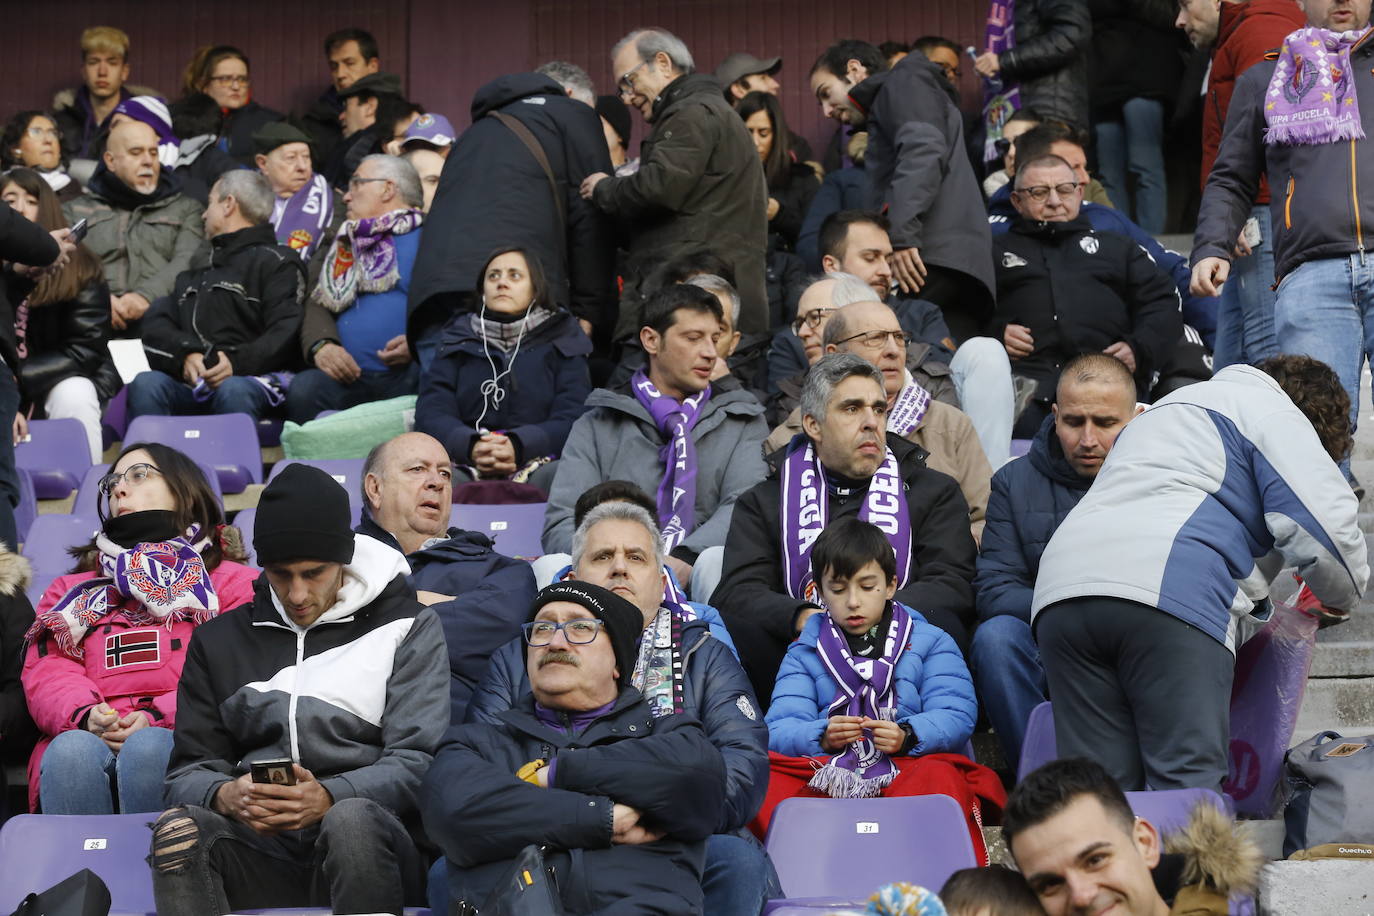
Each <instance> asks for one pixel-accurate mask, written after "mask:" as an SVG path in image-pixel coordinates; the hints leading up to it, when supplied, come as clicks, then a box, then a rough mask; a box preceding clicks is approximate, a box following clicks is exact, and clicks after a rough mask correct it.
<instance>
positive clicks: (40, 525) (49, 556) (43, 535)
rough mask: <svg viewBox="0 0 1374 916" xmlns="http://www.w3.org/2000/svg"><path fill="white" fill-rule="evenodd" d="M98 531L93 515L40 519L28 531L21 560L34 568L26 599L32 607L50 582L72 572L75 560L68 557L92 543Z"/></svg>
mask: <svg viewBox="0 0 1374 916" xmlns="http://www.w3.org/2000/svg"><path fill="white" fill-rule="evenodd" d="M98 530H100V522H99V520H97V519H96V517H95V516H94V515H40V516H38V518H36V519H34V521H33V525H32V526H31V527H30V528H29V536H28V540H26V541H25V542H24V556H25V557H26V558H27V559H28V561H29V565H31V566H32V567H33V584H32V586H31V587H30V589H29V593H28V594H29V597H30V599H31V600H32V601H33V603H34V605H35V606H37V604H38V597H39V596H40V595H42V594H43V592H44V591H46V590H47V588H48V585H49V584H51V583H52V580H53V579H56V578H57V577H58V576H61V575H64V574H66V573H68V572H70V571H71V568H72V566H73V565H74V564H75V562H76V561H75V560H73V559H72V556H71V554H69V553H67V548H68V547H77V546H79V545H81V544H85V543H86V542H88V541H89V540H90V539H91V536H92V535H93V534H95V532H96V531H98Z"/></svg>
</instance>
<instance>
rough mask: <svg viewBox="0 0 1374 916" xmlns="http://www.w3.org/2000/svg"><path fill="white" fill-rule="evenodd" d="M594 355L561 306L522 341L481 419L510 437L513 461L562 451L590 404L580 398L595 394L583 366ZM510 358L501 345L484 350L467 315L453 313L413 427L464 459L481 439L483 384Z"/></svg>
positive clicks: (462, 461) (428, 374)
mask: <svg viewBox="0 0 1374 916" xmlns="http://www.w3.org/2000/svg"><path fill="white" fill-rule="evenodd" d="M591 352H592V342H591V339H590V338H589V337H587V335H586V334H584V333H582V328H581V327H579V326H578V324H577V320H576V319H574V318H573V316H572V315H570V314H568V313H567V312H565V311H561V310H560V311H559V312H558V314H557V315H556V316H554V317H553V318H551V319H549V320H548V321H546V322H545V323H544V324H542V325H540V326H539V327H537V328H535V329H534V330H533V331H530V332H528V333H527V334H526V336H525V339H524V340H523V341H521V343H520V352H519V353H517V354H514V369H513V370H512V371H511V372H510V373H509V374H508V375H505V376H503V377H502V379H501V382H500V386H499V387H500V388H501V389H502V390H503V391H504V392H505V397H503V398H502V399H501V403H500V404H498V405H493V406H492V407H491V408H489V409H488V410H487V413H486V416H484V417H482V426H484V427H485V428H487V429H490V430H500V431H504V432H505V433H506V434H507V435H509V436H510V437H511V438H512V439H513V440H514V441H515V443H516V446H515V448H516V462H517V463H523V462H525V461H527V460H529V459H532V458H538V457H539V456H541V455H557V454H558V453H560V452H562V451H563V443H565V442H566V441H567V440H568V432H569V431H570V430H571V429H572V425H573V421H574V420H576V419H577V418H578V417H580V416H582V414H583V413H584V412H585V411H586V409H587V408H586V406H585V404H584V403H583V402H584V401H586V400H587V395H589V394H591V391H592V380H591V375H590V374H589V373H588V371H587V355H588V354H590V353H591ZM488 359H490V362H489V361H488ZM511 363H512V354H511V353H506V352H503V351H502V350H501V349H500V348H499V347H496V346H490V347H488V348H487V351H484V350H483V346H482V337H481V335H479V334H478V333H477V332H476V331H474V330H473V327H472V313H470V312H460V313H458V314H457V315H454V316H453V318H451V319H450V320H449V322H448V324H447V325H445V327H444V330H443V334H442V336H441V337H440V338H439V348H438V350H437V351H436V353H435V355H434V361H433V362H432V363H431V365H430V367H429V371H428V372H426V373H425V376H424V378H423V379H422V381H421V383H420V399H419V401H418V402H417V403H416V405H415V428H416V429H417V430H419V431H420V432H422V433H429V434H430V435H431V436H433V437H434V438H436V439H438V440H439V441H440V442H442V443H443V444H444V448H445V449H446V450H447V451H448V454H449V457H450V458H452V459H453V460H454V461H456V462H458V463H460V464H466V463H468V461H469V459H470V456H471V454H472V444H473V442H475V441H476V440H477V439H478V437H480V436H481V433H480V432H479V431H478V430H477V429H476V423H477V418H478V417H479V416H481V415H482V403H483V399H482V386H483V384H485V383H488V382H490V381H491V379H492V376H493V375H494V374H500V373H504V372H506V370H507V369H510V368H511ZM492 364H495V366H496V368H495V370H494V371H493V369H492Z"/></svg>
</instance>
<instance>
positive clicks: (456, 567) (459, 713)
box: [355, 511, 538, 725]
mask: <svg viewBox="0 0 1374 916" xmlns="http://www.w3.org/2000/svg"><path fill="white" fill-rule="evenodd" d="M355 530H356V531H357V532H358V533H359V534H366V535H368V536H369V537H374V538H376V539H377V540H379V541H381V542H382V543H383V544H386V545H387V546H388V547H393V548H395V549H396V550H400V549H401V545H400V544H399V543H398V542H397V541H396V539H395V538H394V537H392V536H391V534H390V533H388V532H387V531H386V530H385V529H384V528H382V526H381V525H378V524H377V523H376V522H375V521H374V520H373V519H372V516H371V515H369V514H368V513H367V512H366V511H364V513H363V521H362V524H361V525H359V526H358V527H357V528H356V529H355ZM447 533H448V539H447V540H445V541H440V542H439V543H438V544H435V545H433V546H432V547H425V548H422V549H420V550H417V551H415V552H414V553H412V554H408V555H407V556H406V562H408V563H409V564H410V575H409V576H407V577H406V578H407V581H409V582H410V584H411V586H412V587H413V588H414V589H415V590H416V591H421V590H424V591H431V592H438V593H439V594H441V595H453V596H454V598H453V600H452V601H441V602H439V603H438V604H431V605H430V606H429V609H430V610H431V611H433V612H434V614H435V616H437V617H438V618H439V624H440V625H441V626H442V627H443V628H444V642H445V643H446V644H447V646H448V666H449V675H450V680H449V722H450V723H451V724H454V725H457V724H458V723H460V722H462V721H463V720H464V719H465V718H466V715H467V708H468V700H469V699H470V698H471V697H472V692H473V690H474V689H476V687H477V684H478V682H479V681H481V679H482V675H483V674H485V673H486V670H487V666H488V664H489V663H490V662H491V657H492V653H494V652H495V651H496V650H497V649H499V648H501V647H502V646H504V645H505V644H506V643H508V642H510V641H511V640H512V639H517V638H518V637H519V636H520V625H521V624H523V623H524V622H525V620H526V618H527V617H528V616H529V607H530V604H531V603H532V602H533V601H534V595H535V592H536V591H538V589H536V588H535V583H534V572H533V570H531V569H530V564H528V563H526V562H525V561H524V560H517V559H515V558H514V557H507V556H504V555H502V554H499V553H497V552H496V550H495V548H494V547H493V546H492V542H491V539H490V538H488V537H487V536H486V535H483V534H480V533H478V532H476V531H464V530H463V529H461V528H450V529H448V532H447Z"/></svg>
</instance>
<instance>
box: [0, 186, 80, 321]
mask: <svg viewBox="0 0 1374 916" xmlns="http://www.w3.org/2000/svg"><path fill="white" fill-rule="evenodd" d="M11 184H13V185H18V186H19V187H20V188H21V189H23V191H24V193H26V194H30V195H32V196H33V197H35V198H37V199H38V219H37V220H35V222H36V223H37V224H38V225H40V226H42V227H43V228H44V229H46V230H47V231H48V232H52V231H53V230H55V229H66V228H67V218H66V216H64V215H63V213H62V204H61V203H60V202H59V201H58V199H57V194H56V193H55V192H54V191H53V189H52V187H51V186H50V185H49V184H48V183H47V182H46V181H44V180H43V176H42V175H40V174H38V173H37V172H36V171H34V170H33V169H26V168H14V169H10V170H9V171H8V172H5V173H4V174H3V175H0V193H2V192H3V191H4V190H5V187H6V185H11ZM0 206H6V205H5V204H3V203H0ZM104 282H105V268H104V267H103V266H101V263H100V259H99V258H97V257H96V256H95V253H94V252H93V251H91V249H89V248H87V247H86V246H85V245H78V246H77V247H76V254H75V255H73V256H72V259H71V260H70V261H69V262H67V266H65V267H63V268H62V269H61V270H59V271H56V272H55V273H46V274H44V275H43V276H42V277H41V278H40V279H39V281H38V282H37V283H36V284H35V285H34V287H33V290H32V291H30V293H29V295H28V299H27V301H28V304H29V306H30V307H37V306H40V305H48V304H49V303H55V302H70V301H71V300H72V299H75V298H76V297H77V296H78V295H79V294H80V293H81V291H82V290H83V289H85V288H86V287H88V286H90V285H91V284H93V283H104Z"/></svg>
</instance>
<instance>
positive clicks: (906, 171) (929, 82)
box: [849, 54, 994, 323]
mask: <svg viewBox="0 0 1374 916" xmlns="http://www.w3.org/2000/svg"><path fill="white" fill-rule="evenodd" d="M849 97H850V99H851V101H853V103H854V104H855V105H857V106H858V107H859V108H860V109H862V110H863V111H865V112H867V113H868V152H867V153H865V155H864V174H865V176H866V177H867V178H868V181H869V187H868V206H869V208H870V209H874V210H883V211H886V213H887V217H888V219H889V220H890V221H891V223H892V229H891V230H890V232H889V235H890V236H891V237H892V247H893V248H916V249H918V250H919V251H920V254H921V260H922V261H924V262H925V263H926V264H932V265H935V266H937V267H944V268H947V269H949V270H956V271H958V272H960V273H962V274H964V275H966V276H968V277H970V278H972V279H974V280H976V281H977V282H978V284H979V285H981V287H982V291H983V293H984V295H983V296H982V297H979V298H974V297H973V296H967V297H966V298H965V301H963V302H961V303H960V306H959V308H960V311H962V312H964V313H966V314H968V315H970V316H972V317H973V318H974V319H975V320H977V321H978V322H979V323H981V322H983V321H986V320H987V318H988V316H990V315H991V314H992V292H993V288H994V280H993V274H992V258H991V257H990V256H989V254H988V251H989V245H990V239H991V235H990V233H989V230H988V221H987V213H986V211H985V210H984V209H983V192H982V190H981V189H980V188H979V186H978V180H977V179H976V178H975V177H974V175H973V166H972V165H970V164H969V160H968V155H967V153H966V152H965V150H964V119H963V116H962V115H961V114H960V113H959V109H958V107H957V106H956V104H955V97H954V92H953V89H952V88H951V87H950V85H949V81H948V80H946V79H945V77H944V72H943V71H941V70H940V68H939V66H937V65H936V64H934V63H933V62H931V61H930V60H927V59H926V57H925V55H923V54H909V55H907V56H906V57H905V58H903V59H902V60H901V61H900V62H899V63H898V64H897V66H895V67H893V68H892V69H891V70H888V71H886V72H884V73H879V74H876V75H874V76H870V77H869V78H868V79H866V80H864V81H863V82H862V83H860V84H859V85H857V86H855V87H854V88H853V89H852V90H850V93H849ZM970 288H971V289H972V288H974V287H970Z"/></svg>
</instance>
